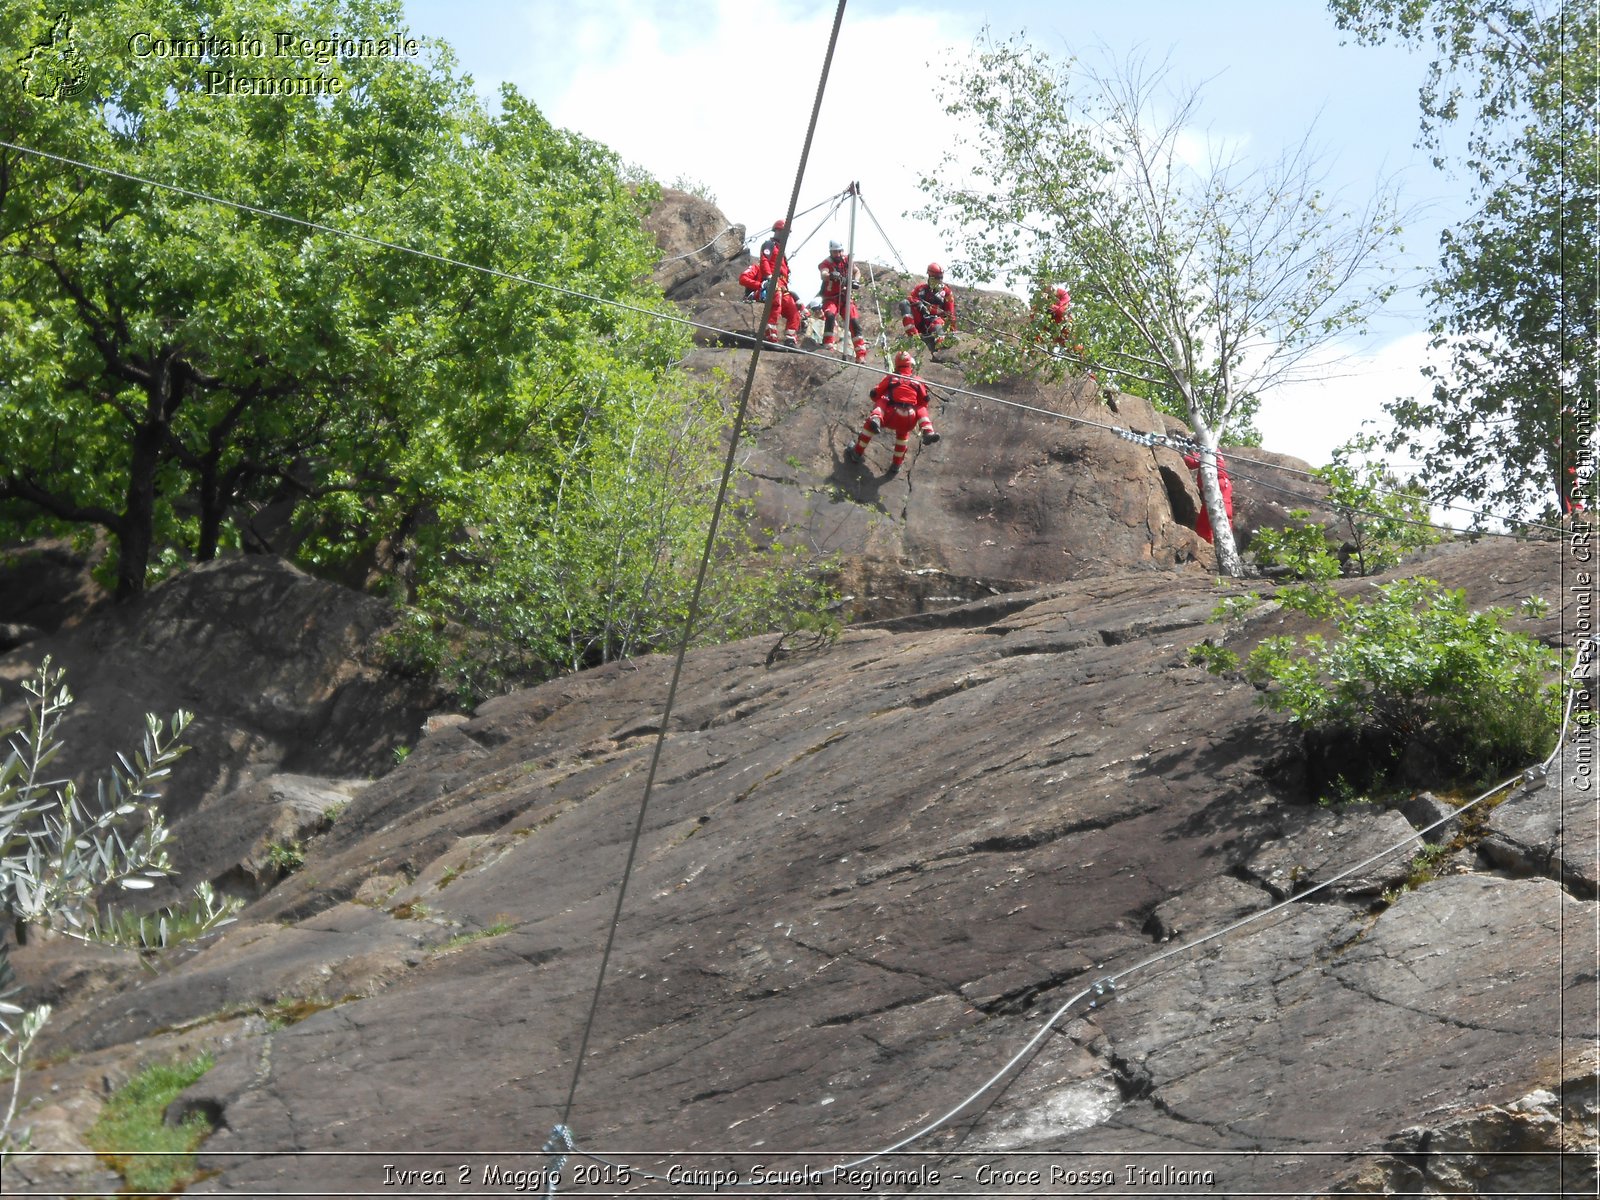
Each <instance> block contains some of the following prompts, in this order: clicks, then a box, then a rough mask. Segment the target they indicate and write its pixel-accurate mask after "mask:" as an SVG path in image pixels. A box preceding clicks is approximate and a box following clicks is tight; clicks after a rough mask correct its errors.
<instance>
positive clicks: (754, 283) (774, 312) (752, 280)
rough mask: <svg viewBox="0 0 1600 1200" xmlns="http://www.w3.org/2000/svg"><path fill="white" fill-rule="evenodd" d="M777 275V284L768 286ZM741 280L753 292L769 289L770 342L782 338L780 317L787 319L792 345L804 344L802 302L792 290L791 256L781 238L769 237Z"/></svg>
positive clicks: (768, 335)
mask: <svg viewBox="0 0 1600 1200" xmlns="http://www.w3.org/2000/svg"><path fill="white" fill-rule="evenodd" d="M774 276H776V277H777V278H776V283H775V286H771V287H769V286H768V282H767V281H768V280H770V279H772V278H773V277H774ZM739 282H740V284H742V285H743V286H744V289H745V291H746V292H747V293H749V294H752V295H753V294H755V293H757V292H762V293H765V299H766V312H767V333H766V338H767V341H769V342H776V341H777V340H778V318H779V317H782V318H783V323H784V325H785V327H786V328H787V330H788V332H787V334H786V335H785V337H784V340H785V341H786V342H787V343H788V344H789V345H791V346H798V345H799V344H800V305H799V304H798V303H797V302H796V300H795V298H794V294H793V293H792V292H790V291H789V260H788V259H787V258H785V257H784V256H783V255H781V254H779V253H778V239H777V238H768V239H767V241H766V243H765V244H764V245H763V246H762V247H761V257H760V258H758V259H757V260H756V261H755V262H753V263H751V264H750V266H749V267H748V268H747V269H746V270H745V271H744V273H743V274H742V275H740V276H739Z"/></svg>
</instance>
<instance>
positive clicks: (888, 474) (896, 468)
mask: <svg viewBox="0 0 1600 1200" xmlns="http://www.w3.org/2000/svg"><path fill="white" fill-rule="evenodd" d="M898 474H900V464H899V463H890V464H889V469H888V470H887V471H885V472H884V474H883V477H884V478H885V479H893V478H894V477H895V476H896V475H898Z"/></svg>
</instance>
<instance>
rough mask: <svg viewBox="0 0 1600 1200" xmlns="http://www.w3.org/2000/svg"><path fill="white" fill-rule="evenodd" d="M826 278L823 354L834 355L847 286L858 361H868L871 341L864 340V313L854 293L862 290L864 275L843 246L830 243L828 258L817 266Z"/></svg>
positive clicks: (851, 328) (823, 290)
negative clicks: (837, 321) (835, 335)
mask: <svg viewBox="0 0 1600 1200" xmlns="http://www.w3.org/2000/svg"><path fill="white" fill-rule="evenodd" d="M817 270H818V271H819V272H820V273H821V275H822V316H823V326H822V351H823V353H824V354H831V353H832V352H833V347H834V337H833V327H834V321H835V320H836V319H837V318H838V317H839V315H840V314H841V313H842V312H843V311H844V296H845V288H846V284H848V285H849V290H850V292H851V293H852V295H851V298H850V335H851V336H852V337H853V338H854V339H855V351H856V361H857V362H866V361H867V339H866V338H864V337H862V336H861V313H860V312H859V311H858V310H857V309H856V302H855V296H854V293H855V292H857V291H859V290H860V288H861V272H860V271H859V270H858V269H857V268H856V265H855V264H854V263H853V262H851V261H850V257H849V256H848V255H847V254H845V252H844V246H843V245H842V244H841V243H839V242H829V243H828V257H827V258H825V259H823V260H822V261H821V262H820V263H818V264H817Z"/></svg>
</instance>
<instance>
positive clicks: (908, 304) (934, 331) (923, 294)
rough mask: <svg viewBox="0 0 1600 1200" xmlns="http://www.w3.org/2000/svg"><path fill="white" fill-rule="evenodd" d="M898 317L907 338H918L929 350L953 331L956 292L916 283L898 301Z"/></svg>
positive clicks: (942, 286) (940, 285)
mask: <svg viewBox="0 0 1600 1200" xmlns="http://www.w3.org/2000/svg"><path fill="white" fill-rule="evenodd" d="M900 320H901V321H902V322H903V323H904V325H905V329H906V336H907V337H919V338H921V339H922V340H923V342H924V343H926V345H927V347H928V349H929V350H935V349H937V348H938V345H939V340H940V339H941V338H942V337H944V335H945V334H947V333H954V332H955V330H956V294H955V293H954V292H953V291H951V290H950V289H949V288H947V287H946V286H945V285H944V284H942V283H941V284H939V285H938V286H937V287H935V286H934V285H933V284H931V283H919V284H917V286H916V287H914V288H912V289H911V294H910V295H909V296H907V297H906V298H905V299H904V300H902V301H901V302H900Z"/></svg>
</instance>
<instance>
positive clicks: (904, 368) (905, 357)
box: [894, 350, 917, 375]
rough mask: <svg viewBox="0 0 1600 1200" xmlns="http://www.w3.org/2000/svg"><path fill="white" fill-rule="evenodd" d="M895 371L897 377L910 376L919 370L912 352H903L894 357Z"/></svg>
mask: <svg viewBox="0 0 1600 1200" xmlns="http://www.w3.org/2000/svg"><path fill="white" fill-rule="evenodd" d="M894 369H895V374H897V375H909V374H911V373H912V372H913V371H915V370H916V369H917V360H916V359H914V358H912V357H911V351H909V350H902V351H900V353H899V354H896V355H895V356H894Z"/></svg>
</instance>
